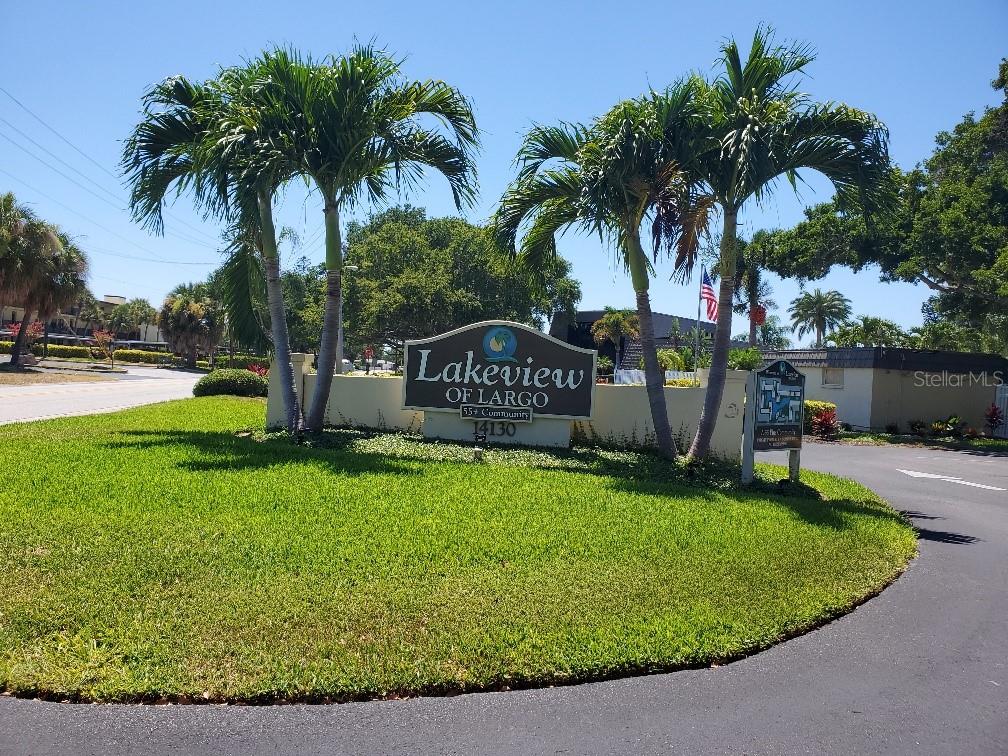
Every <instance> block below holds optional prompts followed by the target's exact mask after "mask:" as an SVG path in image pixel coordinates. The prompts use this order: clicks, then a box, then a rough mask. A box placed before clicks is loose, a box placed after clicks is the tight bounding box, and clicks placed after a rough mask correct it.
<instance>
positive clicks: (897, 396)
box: [871, 370, 995, 432]
mask: <svg viewBox="0 0 1008 756" xmlns="http://www.w3.org/2000/svg"><path fill="white" fill-rule="evenodd" d="M874 373H875V380H874V387H873V390H872V408H871V425H872V427H873V428H876V429H882V428H885V426H886V425H888V424H889V423H896V424H897V425H898V426H899V428H900V430H901V431H903V432H906V430H907V423H909V422H910V421H911V420H923V421H924V422H926V423H931V422H934V421H935V420H939V419H944V418H946V417H948V416H949V415H958V416H959V417H961V418H962V419H963V421H964V422H965V423H966V424H967V425H970V426H972V427H974V428H976V429H978V430H980V429H982V428H983V423H984V410H986V409H987V408H988V407H990V406H991V403H992V402H993V401H994V391H995V388H994V386H993V385H983V376H982V374H981V373H973V374H972V375H973V381H972V383H971V379H970V374H969V373H946V374H941V373H925V372H923V371H909V370H875V371H874ZM988 378H989V376H988Z"/></svg>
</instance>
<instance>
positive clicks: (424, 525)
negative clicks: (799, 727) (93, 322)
mask: <svg viewBox="0 0 1008 756" xmlns="http://www.w3.org/2000/svg"><path fill="white" fill-rule="evenodd" d="M263 417H264V406H263V403H262V402H261V401H259V400H241V399H232V398H221V397H209V398H204V399H193V400H186V401H180V402H172V403H167V404H161V405H152V406H147V407H142V408H137V409H133V410H128V411H125V412H120V413H115V414H109V415H99V416H93V417H78V418H65V419H59V420H52V421H45V422H41V423H33V424H22V425H15V426H7V427H3V428H0V440H2V442H3V445H4V447H5V448H6V449H7V450H8V456H9V461H11V462H12V460H13V459H14V458H15V457H14V456H11V455H14V454H15V453H16V459H17V460H18V462H17V463H16V464H14V463H13V462H12V463H11V464H8V466H7V467H6V470H5V473H4V476H5V479H4V486H3V487H2V490H0V688H5V689H7V690H8V691H12V692H15V693H20V694H31V693H42V694H45V695H52V696H58V697H68V698H95V699H101V700H138V699H142V700H158V699H160V698H162V697H165V698H173V699H180V700H196V699H198V700H202V699H210V700H224V699H228V700H258V701H265V700H275V699H309V700H318V699H328V698H332V699H349V698H357V697H372V696H387V695H398V694H410V693H417V692H430V693H433V692H446V691H459V690H471V689H478V688H487V687H491V688H492V687H507V686H516V685H525V684H549V683H560V682H565V681H573V680H579V679H588V678H593V677H600V676H607V675H615V674H625V673H631V672H638V671H653V670H659V669H670V668H675V667H681V666H688V665H704V664H709V663H712V662H717V661H723V660H727V659H730V658H733V657H736V656H738V655H740V654H744V653H748V652H752V651H754V650H757V649H760V648H763V647H765V646H767V645H769V644H772V643H774V642H776V641H779V640H781V639H782V638H785V637H787V636H789V635H791V634H794V633H797V632H800V631H801V630H803V629H805V628H808V627H810V626H811V625H813V624H815V623H818V622H820V621H822V620H823V619H824V618H827V617H831V616H834V615H836V614H838V613H841V612H843V611H844V610H846V609H847V608H849V607H851V606H852V605H854V604H855V603H857V602H858V601H860V600H862V599H863V598H865V597H866V596H868V595H870V594H872V593H873V592H875V591H878V590H879V589H880V588H882V587H883V586H884V585H885V584H886V583H887V582H888V581H890V580H892V579H893V578H894V577H895V576H897V575H898V574H899V573H900V571H901V570H902V569H903V568H904V567H905V565H906V563H907V561H908V560H909V559H910V558H911V557H912V556H913V554H914V553H915V538H914V533H913V531H912V530H911V529H910V527H908V525H907V524H906V523H905V522H904V521H903V520H902V519H901V518H900V517H899V516H898V515H897V514H896V513H895V512H894V511H893V510H891V509H890V508H889V507H887V506H886V505H885V504H883V503H881V502H880V501H879V500H878V499H877V498H876V497H875V496H874V495H873V494H872V493H870V492H869V491H867V490H866V489H864V488H862V487H860V486H857V485H854V484H852V483H849V482H845V481H843V480H840V479H838V478H834V477H831V476H827V475H816V474H808V475H806V476H805V482H807V483H808V484H810V485H812V486H814V487H815V488H817V489H818V490H819V491H821V492H822V496H823V497H824V498H823V500H818V499H815V498H800V497H795V496H791V497H785V496H781V495H779V494H778V493H776V492H771V486H770V485H769V484H765V485H764V488H763V489H762V490H759V491H756V492H747V493H742V492H739V491H737V490H734V488H733V484H732V482H731V481H732V476H733V475H734V472H735V471H733V470H731V469H725V468H720V467H718V466H709V467H707V468H703V469H700V470H694V471H691V472H690V473H689V474H686V473H684V472H683V471H682V470H681V469H678V468H675V467H670V466H669V465H667V464H666V463H663V462H660V461H658V460H656V459H655V458H653V457H650V456H648V455H638V454H627V453H617V452H604V451H598V450H593V449H582V450H579V451H576V452H574V453H572V454H568V455H553V454H544V453H537V452H527V451H507V452H499V451H491V452H490V453H489V454H488V455H487V461H486V462H484V463H482V464H473V463H470V462H468V461H465V460H467V459H468V457H469V456H471V450H470V449H467V448H466V447H463V446H454V445H449V444H433V443H423V442H420V441H417V440H414V439H409V438H405V437H401V436H391V435H378V436H368V435H364V434H359V433H353V432H343V433H329V434H326V436H325V438H324V439H323V440H322V441H321V442H319V443H318V444H317V445H316V446H315V447H312V448H308V447H304V446H302V447H295V446H293V445H291V444H289V443H288V442H287V441H286V440H284V439H283V438H278V437H276V436H265V435H263V434H262V433H258V434H256V433H253V434H251V435H249V434H247V433H241V432H240V431H242V430H243V429H253V428H255V427H261V426H262V423H263ZM760 472H761V474H762V475H763V476H771V475H779V474H780V471H779V470H774V469H770V468H766V467H764V468H762V469H761V470H760ZM682 481H685V482H693V483H696V482H704V483H707V484H710V486H711V487H703V488H698V487H695V486H694V487H690V486H686V485H683V484H682Z"/></svg>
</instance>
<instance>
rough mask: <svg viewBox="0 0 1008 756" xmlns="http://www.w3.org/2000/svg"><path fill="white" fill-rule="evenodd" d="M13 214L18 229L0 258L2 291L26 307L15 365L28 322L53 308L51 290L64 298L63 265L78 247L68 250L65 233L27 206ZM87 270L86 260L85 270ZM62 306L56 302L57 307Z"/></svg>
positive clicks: (14, 349)
mask: <svg viewBox="0 0 1008 756" xmlns="http://www.w3.org/2000/svg"><path fill="white" fill-rule="evenodd" d="M15 214H16V215H15ZM12 215H14V218H13V221H12V222H10V223H9V227H12V228H14V229H16V232H15V233H13V234H9V235H8V236H7V239H8V240H7V241H6V242H5V244H4V247H5V252H4V255H3V257H2V258H0V262H2V264H0V287H2V289H0V291H2V293H3V297H4V298H5V299H8V300H10V301H12V302H17V303H19V304H20V305H21V306H22V307H23V308H24V316H23V317H22V318H21V328H20V329H19V330H18V334H17V337H16V338H15V339H14V344H13V346H12V347H11V359H10V364H11V365H12V366H15V367H16V366H18V365H20V364H21V355H22V352H24V348H25V342H26V339H27V336H28V324H29V323H30V322H31V320H32V317H33V316H34V315H35V314H36V311H38V310H42V311H44V312H43V313H42V315H43V316H44V317H48V316H49V315H51V314H52V313H53V312H54V310H51V309H50V308H49V301H48V296H49V293H50V290H52V296H53V297H54V299H55V300H56V301H57V302H62V299H61V296H60V291H59V290H60V287H61V285H62V284H63V279H64V277H65V275H66V273H67V271H66V270H65V267H64V266H70V265H71V263H72V260H73V257H74V255H75V254H76V253H77V252H79V250H76V248H74V250H73V251H65V250H64V249H63V243H64V239H66V237H65V236H64V235H61V233H60V231H59V229H57V228H56V227H55V226H51V225H50V224H48V223H45V222H44V221H42V220H40V219H39V218H38V217H36V216H35V214H34V213H32V212H31V211H30V210H29V209H28V208H25V207H23V206H15V207H14V209H13V211H12ZM67 241H69V240H68V239H67ZM86 270H87V265H86V261H85V263H84V273H85V274H86ZM66 304H70V303H66ZM60 306H61V305H60V304H57V305H56V307H57V308H59V307H60Z"/></svg>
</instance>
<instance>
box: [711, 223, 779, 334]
mask: <svg viewBox="0 0 1008 756" xmlns="http://www.w3.org/2000/svg"><path fill="white" fill-rule="evenodd" d="M749 249H750V247H749V244H748V242H746V241H745V240H744V239H742V238H741V237H737V238H736V240H735V254H736V266H735V287H734V304H733V305H732V311H733V312H734V313H735V314H736V315H746V316H748V321H749V346H757V344H758V342H759V333H758V331H759V326H760V323H758V322H757V321H758V320H760V319H761V318H760V316H762V318H763V319H765V318H766V311H767V310H770V309H772V308H774V307H776V306H777V303H776V302H775V301H774V300H773V298H772V297H773V289H772V288H771V287H770V283H769V282H768V281H767V280H766V279H765V278H764V277H763V270H762V267H761V266H760V260H759V259H758V258H757V257H756V256H755V255H751V254H749ZM720 264H721V261H720V260H718V262H717V263H716V264H715V265H714V267H713V268H712V269H711V272H712V273H714V274H716V275H717V276H718V277H720V272H721V271H720ZM715 280H717V279H716V278H715Z"/></svg>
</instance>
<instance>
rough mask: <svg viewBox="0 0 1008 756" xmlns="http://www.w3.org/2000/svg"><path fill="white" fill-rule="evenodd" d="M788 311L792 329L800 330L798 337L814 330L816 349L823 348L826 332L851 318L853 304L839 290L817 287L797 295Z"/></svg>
mask: <svg viewBox="0 0 1008 756" xmlns="http://www.w3.org/2000/svg"><path fill="white" fill-rule="evenodd" d="M788 312H790V313H791V330H792V331H797V332H798V338H799V339H800V338H801V337H803V336H804V335H805V334H806V333H810V332H814V333H815V337H816V340H815V346H816V349H821V348H822V345H823V338H824V337H825V336H826V334H827V333H828V332H830V331H832V330H833V329H835V328H837V327H838V326H840V325H841V324H843V323H845V322H846V321H847V319H848V318H850V315H851V306H850V300H849V299H847V297H845V296H844V295H843V294H841V293H840V292H839V291H825V292H824V291H820V290H819V289H815V290H814V291H812V292H811V293H810V292H805V293H804V294H802V295H801V296H799V297H796V298H795V299H794V300H793V301H792V302H791V307H789V308H788Z"/></svg>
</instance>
